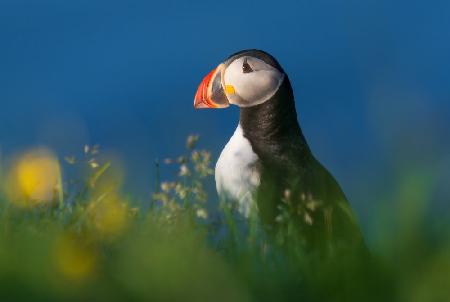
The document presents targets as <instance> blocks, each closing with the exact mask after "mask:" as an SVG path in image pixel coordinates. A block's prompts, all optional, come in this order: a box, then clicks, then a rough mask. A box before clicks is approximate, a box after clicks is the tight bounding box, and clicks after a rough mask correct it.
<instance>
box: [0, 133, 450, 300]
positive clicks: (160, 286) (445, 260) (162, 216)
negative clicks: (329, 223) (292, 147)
mask: <svg viewBox="0 0 450 302" xmlns="http://www.w3.org/2000/svg"><path fill="white" fill-rule="evenodd" d="M197 140H198V137H196V136H191V137H189V138H188V141H187V152H186V154H185V155H183V156H180V157H179V158H176V159H166V160H164V163H162V164H161V165H160V166H159V165H158V167H157V169H165V168H166V166H167V165H171V166H173V167H176V169H177V171H178V173H177V176H176V177H174V179H173V180H171V181H163V182H160V183H159V180H158V184H157V189H155V192H154V194H153V197H152V199H151V200H150V201H144V202H136V201H134V200H131V199H130V198H129V197H127V196H126V195H124V194H123V192H121V190H120V182H121V176H120V171H115V170H114V162H109V161H102V160H100V159H99V154H98V153H99V152H98V151H99V150H98V147H97V146H94V147H86V148H85V150H84V151H85V152H84V153H85V156H84V158H82V159H80V160H76V159H75V158H73V157H68V158H66V159H65V160H66V162H67V165H69V166H71V167H72V168H74V167H75V168H77V169H78V170H81V171H83V172H84V176H83V177H82V178H81V180H77V181H70V182H62V181H61V177H55V179H56V180H55V182H56V183H57V184H59V183H61V184H62V185H60V186H58V185H57V186H56V187H52V190H53V192H52V194H50V195H51V196H52V197H51V198H47V199H46V201H45V202H44V201H42V200H38V199H39V198H36V197H41V198H42V196H48V195H49V194H46V193H48V192H44V191H45V190H44V191H42V190H41V191H40V193H39V194H41V195H39V196H36V195H35V194H36V193H35V192H37V191H39V189H37V187H36V186H39V185H42V182H39V181H38V180H39V178H40V177H44V176H45V177H48V175H45V173H49V172H48V171H49V169H46V172H45V173H44V175H42V174H40V173H41V172H40V171H39V169H38V168H39V167H37V168H36V165H31V164H30V163H32V162H33V160H31V159H30V154H27V155H26V158H27V163H28V164H30V165H31V168H30V167H29V166H25V168H22V170H20V171H26V175H27V177H25V178H24V179H25V182H26V185H25V186H24V185H21V183H20V181H19V183H18V184H17V183H14V180H15V179H16V180H17V179H19V180H20V179H21V178H20V177H18V176H17V173H19V174H20V173H22V172H17V171H16V170H14V167H15V166H17V165H18V164H20V163H21V162H20V159H18V160H17V161H16V162H15V164H13V165H12V168H11V169H10V170H11V171H12V172H10V173H9V174H10V176H9V177H8V176H7V177H5V178H4V179H3V181H2V182H3V183H4V184H5V185H6V188H5V190H3V191H4V193H3V195H2V197H1V198H0V199H1V200H0V299H1V301H72V300H73V301H91V300H92V301H102V300H107V301H160V300H162V301H372V300H373V301H380V300H383V301H449V300H450V294H449V293H450V291H449V290H448V289H449V288H450V277H449V276H450V236H449V234H450V232H449V230H450V228H449V227H448V223H441V224H440V229H439V232H438V233H437V232H436V231H435V227H434V225H433V220H432V219H427V218H426V213H427V211H428V206H429V201H430V198H431V197H430V196H431V193H430V187H431V182H430V178H429V177H426V174H425V173H408V174H407V175H405V176H404V177H402V180H401V183H402V185H401V186H400V188H399V189H398V192H396V193H395V194H394V196H393V197H392V198H391V199H388V200H387V201H385V202H383V204H385V205H388V206H386V207H385V208H386V210H380V211H379V212H378V213H374V215H373V217H372V218H373V220H374V221H377V222H379V223H378V226H377V227H374V229H373V230H372V231H373V233H376V234H377V236H376V238H378V239H377V240H375V241H374V244H373V248H372V249H371V250H372V251H371V252H372V259H370V261H365V262H364V263H361V262H359V261H355V259H354V258H353V257H352V256H351V255H340V257H339V259H329V260H324V259H322V258H321V257H319V256H318V255H314V253H306V252H305V251H302V250H301V249H300V250H298V249H296V250H295V253H294V254H293V255H290V256H287V255H286V253H285V250H284V249H281V248H280V247H279V246H278V245H277V243H276V242H273V240H270V239H269V238H267V237H266V236H265V234H264V231H263V229H262V228H261V226H260V225H259V223H258V219H257V217H254V216H252V217H250V219H248V220H244V219H242V218H241V217H240V216H239V215H238V214H236V212H235V209H234V208H233V207H232V206H230V203H227V202H222V203H220V204H219V205H218V206H217V207H216V206H212V205H211V204H210V203H208V200H209V198H208V196H207V193H206V190H205V187H204V183H205V181H206V180H207V179H208V177H210V176H211V174H212V172H213V171H212V169H211V157H210V154H209V153H208V152H206V151H203V150H198V149H197V147H196V146H197ZM38 154H39V156H40V157H39V156H38V160H37V162H42V157H45V158H47V159H48V158H50V159H51V158H54V157H52V155H51V153H49V152H44V151H42V150H40V151H39V152H38ZM44 162H45V163H46V165H47V166H48V165H49V164H48V161H44ZM50 166H52V165H50ZM30 171H32V172H30ZM55 171H58V169H55ZM156 172H157V173H156V174H157V175H159V171H156ZM33 173H34V174H33ZM7 174H8V173H7ZM36 175H37V176H36ZM19 176H20V175H19ZM50 178H51V177H50ZM30 188H31V189H30ZM63 189H64V190H63ZM36 190H37V191H36ZM43 199H45V198H43ZM387 209H388V210H387Z"/></svg>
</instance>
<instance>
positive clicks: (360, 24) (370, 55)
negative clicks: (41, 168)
mask: <svg viewBox="0 0 450 302" xmlns="http://www.w3.org/2000/svg"><path fill="white" fill-rule="evenodd" d="M245 48H260V49H264V50H266V51H268V52H270V53H272V54H273V55H274V56H275V57H276V58H278V60H279V61H280V63H281V65H282V66H283V67H284V69H285V70H286V72H287V73H288V75H289V77H290V80H291V82H292V85H293V87H294V92H295V96H296V101H297V109H298V111H299V119H300V123H301V125H302V128H303V131H304V133H305V135H306V137H307V139H308V141H309V143H310V146H311V148H312V150H313V151H314V153H315V154H316V156H317V157H318V158H319V159H320V160H321V161H322V162H323V163H324V164H325V165H326V166H327V167H328V168H329V169H330V170H331V171H332V173H333V174H334V175H335V176H336V178H337V179H338V181H339V182H340V183H341V185H342V186H343V188H344V190H345V192H346V193H347V195H348V197H349V199H350V201H351V203H352V205H353V207H354V208H355V210H356V212H357V213H358V215H359V216H360V219H361V220H362V223H363V225H364V224H366V221H367V220H368V219H370V214H371V211H372V210H373V209H374V204H376V203H377V202H378V201H380V200H382V199H383V198H385V195H386V194H387V192H390V191H392V190H393V189H394V188H395V187H396V186H397V185H398V178H399V177H398V175H400V174H402V173H407V172H408V171H410V170H413V169H416V168H417V169H421V168H423V167H428V168H431V170H433V173H434V174H435V175H436V176H438V177H439V178H438V179H439V181H438V183H440V187H441V188H444V189H440V190H441V191H442V190H445V188H446V187H447V185H448V183H447V182H446V181H445V180H446V179H448V174H449V172H448V171H449V169H448V167H449V166H450V164H449V163H450V156H449V154H450V152H449V150H450V148H449V146H450V140H449V126H450V85H449V82H450V2H449V1H404V2H403V1H379V0H377V1H375V0H367V1H356V0H346V1H343V0H341V1H338V0H335V1H331V0H329V1H325V0H314V1H312V0H309V1H291V2H283V1H250V2H244V1H233V0H228V1H203V2H193V1H192V2H191V1H183V2H182V1H164V2H152V1H123V2H121V3H119V2H114V1H56V0H53V1H49V0H42V1H21V0H2V1H1V3H0V102H1V103H0V104H1V106H0V147H1V149H2V153H3V156H4V157H8V155H9V154H14V153H16V152H18V151H21V150H24V149H27V148H30V147H33V146H36V145H47V146H49V147H51V148H53V149H54V150H56V151H57V152H58V153H59V154H60V155H61V156H64V155H69V154H77V153H80V151H81V149H82V146H83V145H84V144H86V143H89V144H95V143H99V144H100V145H101V146H102V147H103V149H104V150H105V152H112V153H114V154H115V155H116V156H117V157H118V158H121V159H122V160H123V162H124V166H125V169H126V173H127V179H128V181H127V184H126V186H127V188H128V190H130V191H132V192H136V193H135V194H137V195H141V196H147V194H149V193H150V189H151V184H152V181H153V180H152V175H153V174H154V160H155V158H165V157H169V156H174V155H177V154H179V153H180V152H181V150H182V148H183V147H184V140H185V137H186V136H187V135H188V134H190V133H198V134H200V135H201V137H202V146H203V147H205V148H207V149H210V150H212V152H213V155H214V158H217V156H218V154H219V153H220V150H221V149H222V148H223V146H224V144H225V143H226V142H227V141H228V138H229V137H230V136H231V134H232V132H233V131H234V129H235V127H236V124H237V121H238V110H237V108H231V109H228V110H216V111H215V110H210V111H206V110H203V111H195V110H193V108H192V102H193V96H194V93H195V90H196V88H197V86H198V84H199V83H200V81H201V79H202V78H203V76H204V75H205V74H206V73H207V72H208V71H209V70H211V69H212V68H213V67H215V66H216V65H217V64H219V63H220V62H221V61H222V60H223V59H224V58H226V57H227V56H228V55H229V54H231V53H233V52H235V51H238V50H241V49H245ZM405 171H406V172H405ZM445 175H447V176H445ZM446 192H448V190H447V191H446ZM447 196H448V195H447Z"/></svg>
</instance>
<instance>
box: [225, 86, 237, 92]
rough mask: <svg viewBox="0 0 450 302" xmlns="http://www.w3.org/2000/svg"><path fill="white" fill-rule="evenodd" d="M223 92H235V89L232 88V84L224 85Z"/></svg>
mask: <svg viewBox="0 0 450 302" xmlns="http://www.w3.org/2000/svg"><path fill="white" fill-rule="evenodd" d="M225 93H226V94H235V93H236V91H235V90H234V87H233V85H225Z"/></svg>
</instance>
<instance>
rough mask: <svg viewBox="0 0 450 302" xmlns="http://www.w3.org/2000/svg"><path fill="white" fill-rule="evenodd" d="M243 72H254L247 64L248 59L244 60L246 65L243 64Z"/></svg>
mask: <svg viewBox="0 0 450 302" xmlns="http://www.w3.org/2000/svg"><path fill="white" fill-rule="evenodd" d="M242 72H243V73H250V72H253V69H252V68H251V67H250V65H249V64H248V62H247V58H245V59H244V64H242Z"/></svg>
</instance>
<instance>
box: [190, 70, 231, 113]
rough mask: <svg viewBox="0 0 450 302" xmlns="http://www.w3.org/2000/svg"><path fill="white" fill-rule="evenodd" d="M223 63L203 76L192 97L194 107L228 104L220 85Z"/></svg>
mask: <svg viewBox="0 0 450 302" xmlns="http://www.w3.org/2000/svg"><path fill="white" fill-rule="evenodd" d="M223 70H224V65H223V64H220V65H219V66H218V67H217V68H215V69H213V70H212V71H211V72H210V73H208V74H207V75H206V77H204V78H203V80H202V82H201V83H200V85H199V86H198V89H197V92H196V93H195V97H194V108H196V109H197V108H226V107H228V106H229V105H230V103H229V102H228V99H227V97H226V95H225V92H224V89H223V85H222V73H223Z"/></svg>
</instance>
